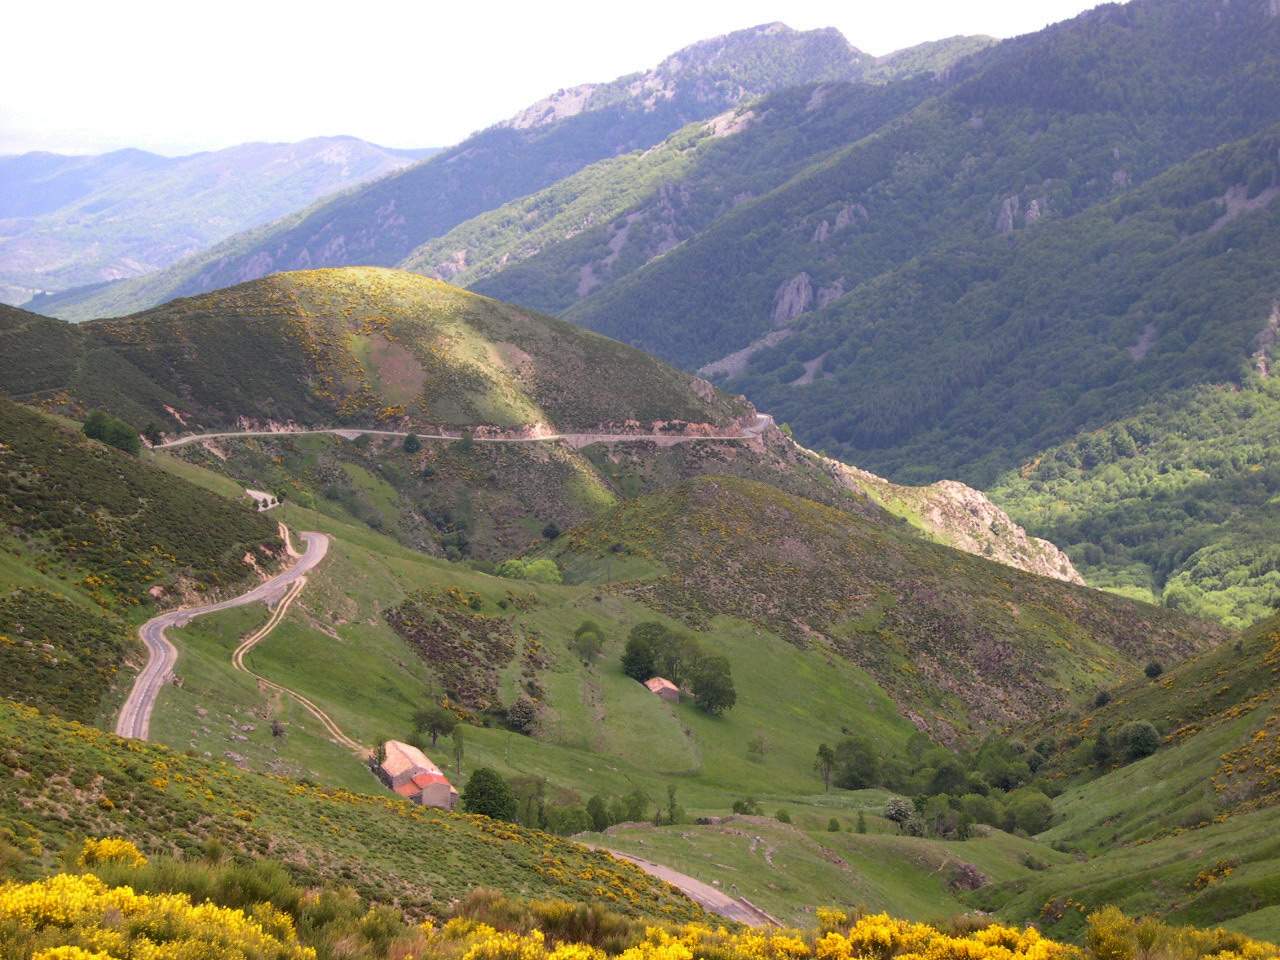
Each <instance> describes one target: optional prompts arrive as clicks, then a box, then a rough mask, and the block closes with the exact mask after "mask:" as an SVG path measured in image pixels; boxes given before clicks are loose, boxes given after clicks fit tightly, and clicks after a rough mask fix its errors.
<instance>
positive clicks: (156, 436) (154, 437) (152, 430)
mask: <svg viewBox="0 0 1280 960" xmlns="http://www.w3.org/2000/svg"><path fill="white" fill-rule="evenodd" d="M142 435H143V436H144V437H145V438H146V440H147V443H149V444H151V446H153V447H154V446H158V445H159V444H160V443H162V442H163V441H164V434H163V433H161V432H160V428H159V427H158V426H156V422H155V421H154V420H152V421H150V422H149V423H147V425H146V426H145V427H143V428H142Z"/></svg>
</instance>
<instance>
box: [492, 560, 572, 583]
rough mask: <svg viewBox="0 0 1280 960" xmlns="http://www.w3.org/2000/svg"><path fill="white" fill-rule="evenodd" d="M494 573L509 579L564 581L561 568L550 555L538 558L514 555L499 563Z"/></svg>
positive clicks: (546, 581) (547, 581)
mask: <svg viewBox="0 0 1280 960" xmlns="http://www.w3.org/2000/svg"><path fill="white" fill-rule="evenodd" d="M494 573H496V574H497V575H498V576H500V577H506V578H507V579H509V580H532V581H533V582H534V583H563V582H564V576H563V575H562V574H561V573H560V568H559V567H558V566H556V562H555V561H554V560H552V559H551V558H550V557H538V558H537V559H536V560H522V559H520V558H519V557H513V558H512V559H510V560H503V561H502V562H501V563H500V564H498V566H497V568H496V569H495V570H494Z"/></svg>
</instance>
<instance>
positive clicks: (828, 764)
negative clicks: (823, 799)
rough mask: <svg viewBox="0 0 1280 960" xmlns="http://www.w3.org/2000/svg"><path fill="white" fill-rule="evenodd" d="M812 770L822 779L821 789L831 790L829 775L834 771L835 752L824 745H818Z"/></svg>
mask: <svg viewBox="0 0 1280 960" xmlns="http://www.w3.org/2000/svg"><path fill="white" fill-rule="evenodd" d="M813 769H814V770H816V771H817V772H818V776H820V777H821V778H822V788H823V789H824V790H828V791H829V790H830V789H831V775H832V774H833V773H834V772H835V769H836V752H835V751H834V750H832V749H831V748H830V747H829V746H827V745H826V744H825V743H820V744H818V757H817V759H816V760H814V761H813Z"/></svg>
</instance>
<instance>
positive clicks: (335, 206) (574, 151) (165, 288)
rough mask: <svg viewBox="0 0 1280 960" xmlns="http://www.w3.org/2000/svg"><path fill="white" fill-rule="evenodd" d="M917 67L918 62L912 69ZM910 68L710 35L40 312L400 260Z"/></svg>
mask: <svg viewBox="0 0 1280 960" xmlns="http://www.w3.org/2000/svg"><path fill="white" fill-rule="evenodd" d="M905 65H906V66H908V67H909V66H910V62H909V61H908V62H906V64H905ZM871 68H875V69H877V70H880V71H888V72H892V70H893V69H896V68H895V67H894V65H893V63H892V61H890V62H889V63H888V64H883V63H880V62H878V61H877V60H876V59H875V58H874V57H871V56H869V55H867V54H864V53H861V52H860V51H858V50H856V49H854V48H853V47H851V46H850V45H849V43H848V42H847V41H846V40H845V39H844V37H842V36H841V35H840V34H839V33H838V32H837V31H835V30H831V29H827V30H813V31H807V32H799V31H795V30H792V29H790V28H788V27H786V26H784V25H782V24H779V23H774V24H765V25H761V26H759V27H754V28H751V29H748V30H741V31H738V32H736V33H731V34H728V35H726V36H723V37H717V38H714V39H711V40H705V41H702V42H700V43H697V44H694V45H693V46H691V47H688V48H686V49H684V50H681V51H678V52H677V53H675V54H672V55H671V56H670V57H668V58H667V59H665V60H664V61H663V62H662V63H660V64H659V65H658V66H657V67H655V68H654V69H652V70H649V71H646V72H643V73H638V74H629V75H627V76H624V77H620V78H618V79H617V80H614V81H612V82H609V83H603V84H586V85H583V86H580V87H574V88H572V89H569V90H560V91H557V92H556V93H555V94H552V95H551V96H550V97H547V98H546V99H544V100H541V101H539V102H537V103H535V104H533V105H531V106H530V107H528V108H526V109H525V110H523V111H522V112H521V113H519V114H517V115H516V116H515V117H513V118H511V119H510V120H508V121H506V122H504V123H500V124H497V125H495V126H492V127H490V128H488V129H486V130H482V131H481V132H479V133H477V134H475V135H474V136H472V137H469V138H468V139H466V140H464V141H463V142H462V143H460V144H458V145H457V146H454V147H451V148H450V149H448V150H446V151H444V152H443V153H441V154H439V155H438V156H435V157H433V158H431V159H430V160H427V161H425V162H423V163H421V164H418V165H417V166H414V167H412V168H410V169H408V170H405V171H402V172H400V173H399V174H397V175H395V176H392V177H388V178H386V179H384V180H381V181H379V182H378V183H376V184H372V185H370V186H369V187H368V188H367V189H362V190H356V191H352V192H349V193H347V194H344V195H341V196H338V197H335V198H332V199H331V200H328V201H326V202H323V203H320V204H318V205H317V206H316V207H315V208H314V209H312V210H309V211H306V212H305V213H303V214H300V215H297V216H294V217H289V218H286V219H285V220H283V221H281V222H279V223H277V224H274V225H272V226H271V227H270V228H268V229H264V230H262V231H258V232H256V233H253V234H250V235H246V236H242V237H236V238H233V239H232V240H230V241H228V242H227V243H226V244H225V245H222V246H220V247H217V248H214V249H213V250H211V251H209V252H208V253H206V254H204V255H201V256H199V257H196V258H194V259H193V260H191V261H188V262H184V263H179V264H176V265H175V266H174V267H173V268H172V269H170V270H167V271H164V272H162V273H160V274H156V275H154V276H151V277H147V278H142V279H139V280H137V281H131V282H127V283H122V284H119V285H116V286H113V287H109V288H107V289H105V290H102V291H100V292H90V293H89V294H88V295H87V296H81V295H79V294H77V295H74V296H71V297H65V298H60V299H52V300H49V301H47V302H43V303H41V304H39V309H41V310H45V311H47V312H51V313H55V314H57V315H59V316H64V317H68V318H71V319H86V318H88V317H95V316H105V315H109V314H120V313H128V312H131V311H134V310H138V309H142V308H144V307H148V306H152V305H154V304H156V303H159V302H161V301H164V300H168V299H170V298H172V297H175V296H184V295H189V294H192V293H198V292H201V291H206V290H212V289H214V288H216V287H223V286H228V285H230V284H234V283H239V282H242V281H245V280H252V279H255V278H257V277H262V276H265V275H266V274H268V273H272V272H275V271H280V270H298V269H307V268H312V267H324V266H345V265H349V264H376V265H382V266H391V265H394V264H396V263H398V262H399V261H400V260H402V259H403V258H404V257H405V256H406V255H408V254H409V252H410V251H411V250H413V249H414V248H415V247H416V246H418V245H419V244H421V243H423V242H425V241H426V240H428V239H430V238H431V237H433V236H437V235H439V234H440V233H443V232H445V231H446V230H448V229H449V228H451V227H453V226H454V225H456V224H458V223H460V222H462V221H464V220H466V219H469V218H470V217H473V216H476V215H477V214H480V213H483V212H485V211H486V210H490V209H492V208H494V207H496V206H499V205H500V204H502V203H505V202H506V201H508V200H511V199H514V198H516V197H520V196H524V195H525V194H528V193H531V192H533V191H535V190H539V189H541V188H543V187H545V186H547V185H549V184H551V183H554V182H555V181H557V180H560V179H561V178H563V177H565V176H568V175H569V174H571V173H573V172H574V171H576V170H579V169H581V168H582V167H583V166H585V165H586V164H588V163H592V162H593V161H596V160H600V159H602V158H605V157H611V156H615V155H617V154H622V153H626V152H628V151H631V150H635V149H638V148H645V147H649V146H651V145H652V144H654V143H657V142H658V141H660V140H662V139H663V138H664V137H665V136H667V135H668V134H669V133H671V132H672V131H673V130H676V129H678V128H680V127H681V126H683V125H685V124H686V123H689V122H690V121H692V120H696V119H701V118H706V117H711V116H714V115H716V114H718V113H720V112H722V111H723V110H725V109H726V108H728V107H730V106H732V105H734V104H736V103H739V102H742V101H744V100H749V99H752V98H754V97H757V96H760V95H762V94H764V93H768V92H769V91H772V90H777V89H781V88H783V87H789V86H794V85H796V84H803V83H812V82H818V81H826V80H848V79H853V78H856V77H857V76H859V75H860V74H861V73H862V72H863V71H865V70H867V69H871Z"/></svg>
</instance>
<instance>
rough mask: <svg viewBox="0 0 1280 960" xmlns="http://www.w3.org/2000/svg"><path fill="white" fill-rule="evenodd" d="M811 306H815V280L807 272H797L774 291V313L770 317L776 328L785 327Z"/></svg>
mask: <svg viewBox="0 0 1280 960" xmlns="http://www.w3.org/2000/svg"><path fill="white" fill-rule="evenodd" d="M811 306H813V280H812V279H810V277H809V274H807V273H803V272H801V273H797V274H796V275H795V276H794V277H792V278H791V279H790V280H788V281H787V282H786V283H783V284H782V285H781V286H779V287H778V289H777V290H776V291H775V292H774V294H773V313H772V314H771V316H770V318H769V319H770V320H771V321H772V323H773V325H774V327H775V328H777V327H785V326H787V325H789V324H790V323H791V321H792V320H794V319H795V318H796V317H798V316H800V314H802V313H804V312H805V311H806V310H808V309H809V308H810V307H811Z"/></svg>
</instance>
